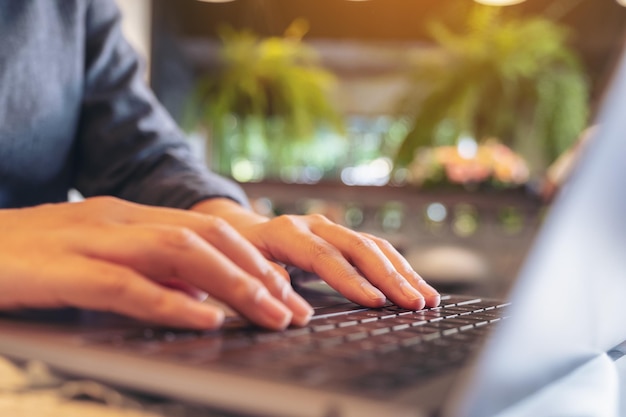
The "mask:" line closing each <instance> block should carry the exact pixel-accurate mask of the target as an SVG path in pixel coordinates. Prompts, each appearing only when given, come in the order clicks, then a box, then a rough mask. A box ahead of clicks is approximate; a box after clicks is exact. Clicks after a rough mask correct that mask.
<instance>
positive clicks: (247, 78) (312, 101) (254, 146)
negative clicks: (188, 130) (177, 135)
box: [192, 20, 342, 176]
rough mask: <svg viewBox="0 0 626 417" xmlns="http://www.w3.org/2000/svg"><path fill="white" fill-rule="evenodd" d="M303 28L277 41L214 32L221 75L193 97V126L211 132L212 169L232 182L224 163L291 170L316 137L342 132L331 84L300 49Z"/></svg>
mask: <svg viewBox="0 0 626 417" xmlns="http://www.w3.org/2000/svg"><path fill="white" fill-rule="evenodd" d="M307 29H308V25H307V23H306V21H303V20H296V21H294V22H293V23H292V24H291V25H290V27H289V28H288V29H287V30H286V32H285V35H284V36H282V37H268V38H261V37H259V36H257V35H256V34H254V33H252V32H250V31H246V30H244V31H236V30H234V29H232V28H223V29H222V30H221V41H222V46H221V50H220V53H219V59H220V64H221V65H220V69H219V70H218V71H217V72H216V73H211V74H207V75H206V76H204V77H203V78H202V79H201V80H200V82H199V84H198V86H197V89H196V90H195V92H194V96H193V99H192V108H193V110H194V111H193V112H194V114H195V116H196V117H195V124H194V125H195V126H196V127H197V126H202V127H204V128H205V129H207V130H208V131H209V132H210V137H211V142H212V143H211V149H210V152H212V156H213V157H212V158H211V160H212V165H213V167H214V169H216V170H217V171H219V172H221V173H223V174H227V175H231V174H232V172H231V168H232V167H231V163H232V161H233V160H234V159H235V158H244V159H247V160H251V161H252V160H254V161H257V162H260V163H262V164H263V165H264V166H265V173H264V174H265V175H266V176H267V175H268V174H269V176H277V175H278V173H279V172H278V171H279V167H285V166H287V165H289V164H290V163H293V162H294V154H295V152H294V149H296V148H297V149H298V150H299V151H302V148H303V147H306V146H305V145H306V143H308V142H310V141H311V140H312V139H313V138H314V136H315V133H316V132H317V131H318V129H321V128H328V129H332V130H336V131H341V129H342V119H341V117H340V116H339V114H338V113H337V111H336V110H335V108H334V107H333V106H332V104H331V101H330V99H329V94H328V93H329V90H330V88H331V87H332V84H333V81H334V79H333V76H332V75H331V74H330V73H329V72H327V71H326V70H324V69H323V68H322V67H321V66H320V65H319V64H318V59H317V55H316V54H315V51H313V50H312V49H310V48H309V47H307V46H306V45H305V44H304V42H303V41H302V37H303V36H304V34H305V33H306V31H307Z"/></svg>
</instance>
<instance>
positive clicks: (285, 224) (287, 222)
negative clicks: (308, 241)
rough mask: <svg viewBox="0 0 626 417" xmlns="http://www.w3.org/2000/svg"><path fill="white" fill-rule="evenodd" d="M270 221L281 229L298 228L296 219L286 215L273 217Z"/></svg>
mask: <svg viewBox="0 0 626 417" xmlns="http://www.w3.org/2000/svg"><path fill="white" fill-rule="evenodd" d="M272 221H273V222H274V223H275V224H276V227H278V228H281V229H293V228H297V227H298V220H297V218H296V217H294V216H292V215H288V214H282V215H280V216H278V217H275V218H274V219H273V220H272Z"/></svg>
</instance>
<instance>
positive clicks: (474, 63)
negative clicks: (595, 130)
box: [396, 5, 589, 174]
mask: <svg viewBox="0 0 626 417" xmlns="http://www.w3.org/2000/svg"><path fill="white" fill-rule="evenodd" d="M431 33H432V36H433V38H434V40H435V43H436V45H437V51H438V53H435V54H426V58H424V59H421V60H419V61H418V62H417V64H416V66H415V71H414V74H413V77H414V83H413V85H414V88H413V89H412V90H411V91H408V92H407V94H406V97H405V98H404V99H403V101H402V103H403V106H402V107H403V110H404V111H405V113H408V114H409V115H410V117H411V120H412V124H411V128H410V129H409V132H408V134H407V135H406V137H405V138H404V140H403V141H402V143H401V145H400V147H399V151H398V152H397V154H396V166H397V167H402V166H407V165H408V164H410V163H411V162H412V161H414V158H415V157H416V155H417V154H418V153H419V152H417V150H418V149H420V148H428V147H436V146H458V145H459V143H461V142H463V143H465V144H467V143H468V141H469V142H471V141H475V142H476V144H477V145H478V146H480V144H481V143H483V142H486V141H489V142H490V143H493V142H494V141H498V142H500V143H502V144H504V145H507V146H508V147H510V148H512V149H513V150H514V151H515V152H516V153H518V154H521V155H522V156H523V158H524V159H525V160H526V161H527V163H528V164H529V168H530V171H531V173H535V174H536V173H541V172H542V170H544V169H545V167H546V166H547V165H548V164H549V163H550V162H551V161H552V160H554V159H555V158H556V156H558V155H559V154H560V153H561V152H563V151H564V150H565V149H567V148H568V147H569V146H571V144H572V143H573V142H574V141H575V140H576V138H577V137H578V136H579V134H580V133H581V132H582V130H583V129H584V127H585V126H586V123H587V117H588V94H589V93H588V90H589V88H588V82H587V79H586V76H585V73H584V71H583V69H582V67H581V64H580V63H579V61H578V59H577V58H576V56H575V54H574V53H573V52H572V50H570V48H568V46H567V45H566V41H567V37H568V31H567V30H566V29H564V28H563V27H561V26H559V25H558V24H556V23H554V22H552V21H550V20H548V19H546V18H542V17H527V18H521V17H508V16H507V15H506V14H505V13H504V11H503V10H502V9H501V8H498V7H488V6H480V5H476V6H475V7H473V9H472V10H471V12H470V13H469V15H468V18H467V20H466V27H464V28H463V29H462V30H461V31H458V32H455V31H453V30H451V29H449V28H447V27H445V26H444V25H442V24H439V23H435V24H433V25H432V27H431Z"/></svg>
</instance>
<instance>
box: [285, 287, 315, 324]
mask: <svg viewBox="0 0 626 417" xmlns="http://www.w3.org/2000/svg"><path fill="white" fill-rule="evenodd" d="M285 305H286V306H287V307H289V309H290V310H291V311H292V313H293V318H292V319H291V322H292V323H293V324H295V325H296V326H305V325H306V324H307V323H308V322H309V320H311V317H312V316H313V308H312V307H311V306H310V305H309V303H307V302H306V301H305V300H304V299H303V298H302V297H300V295H298V294H297V293H296V292H294V291H290V292H289V293H287V295H286V296H285Z"/></svg>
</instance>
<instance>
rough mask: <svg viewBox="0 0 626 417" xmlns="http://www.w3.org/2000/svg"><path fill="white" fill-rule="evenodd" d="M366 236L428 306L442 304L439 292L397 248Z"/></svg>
mask: <svg viewBox="0 0 626 417" xmlns="http://www.w3.org/2000/svg"><path fill="white" fill-rule="evenodd" d="M363 235H364V236H366V237H368V238H369V239H371V240H372V241H373V242H375V243H376V245H377V246H378V247H379V248H380V250H381V251H382V252H383V253H384V254H385V256H386V257H387V259H389V260H390V261H391V263H392V264H393V266H394V268H395V269H396V271H398V272H399V273H400V274H401V275H402V276H403V277H404V278H405V279H406V280H407V281H408V282H409V283H410V284H411V285H412V286H413V288H415V289H417V290H418V291H419V292H420V293H421V294H422V295H423V296H424V299H425V301H426V306H428V307H436V306H438V305H439V303H440V302H441V296H440V294H439V292H438V291H437V290H436V289H434V288H433V287H432V286H430V285H429V284H428V283H427V282H426V281H425V280H424V278H422V277H421V276H420V275H419V274H418V273H417V272H415V270H414V269H413V267H412V266H411V264H409V262H408V261H407V260H406V259H405V258H404V256H402V255H401V254H400V253H399V252H398V251H397V250H396V248H395V247H394V246H393V245H392V244H391V243H389V241H387V240H385V239H381V238H379V237H377V236H373V235H370V234H368V233H363Z"/></svg>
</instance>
